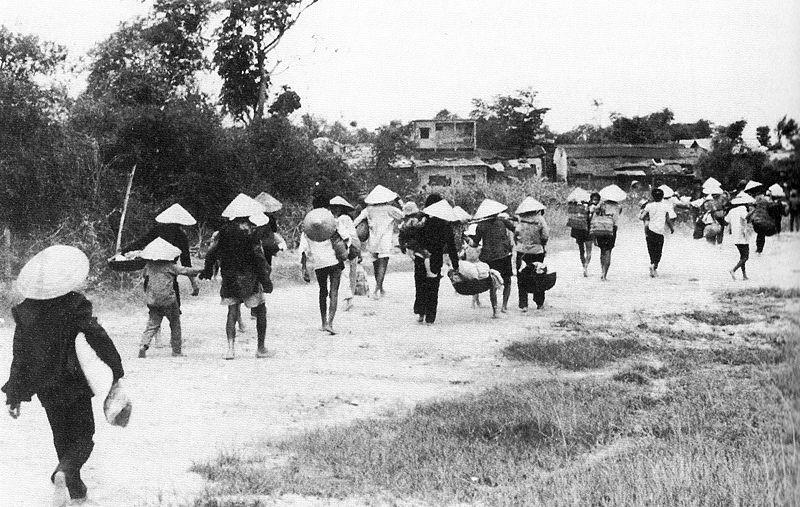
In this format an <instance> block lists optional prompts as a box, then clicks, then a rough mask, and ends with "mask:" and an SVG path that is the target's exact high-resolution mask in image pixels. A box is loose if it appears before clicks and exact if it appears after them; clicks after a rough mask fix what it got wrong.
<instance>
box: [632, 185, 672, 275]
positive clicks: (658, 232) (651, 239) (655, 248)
mask: <svg viewBox="0 0 800 507" xmlns="http://www.w3.org/2000/svg"><path fill="white" fill-rule="evenodd" d="M651 194H652V196H653V201H652V202H649V203H647V204H646V205H645V206H644V207H643V208H642V210H641V211H640V212H639V219H640V220H643V221H645V224H646V225H645V228H644V234H645V242H646V243H647V253H648V254H649V256H650V277H651V278H655V277H656V276H658V271H657V270H658V264H659V263H660V262H661V254H662V252H663V250H664V235H665V234H666V229H669V231H670V233H671V234H672V233H674V232H675V226H674V225H673V220H675V219H676V218H677V217H678V216H677V215H676V214H675V210H674V209H673V207H672V204H671V203H669V202H666V201H665V200H664V190H662V189H661V188H660V187H659V188H654V189H653V190H652V192H651Z"/></svg>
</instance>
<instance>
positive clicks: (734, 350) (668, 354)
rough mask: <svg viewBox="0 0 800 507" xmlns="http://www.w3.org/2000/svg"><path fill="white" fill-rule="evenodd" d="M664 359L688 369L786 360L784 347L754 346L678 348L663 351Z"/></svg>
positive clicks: (773, 362)
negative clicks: (709, 365)
mask: <svg viewBox="0 0 800 507" xmlns="http://www.w3.org/2000/svg"><path fill="white" fill-rule="evenodd" d="M664 358H665V360H666V361H667V362H668V363H669V364H670V366H672V367H673V368H675V369H679V370H682V371H686V370H690V369H692V368H696V367H698V366H702V365H706V364H709V363H712V364H714V363H715V364H721V365H726V366H743V365H754V366H765V365H776V364H778V363H781V362H783V361H785V360H786V349H785V348H784V347H780V348H775V347H769V348H755V347H715V348H710V349H689V348H678V349H669V350H665V351H664Z"/></svg>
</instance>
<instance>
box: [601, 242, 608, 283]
mask: <svg viewBox="0 0 800 507" xmlns="http://www.w3.org/2000/svg"><path fill="white" fill-rule="evenodd" d="M610 267H611V248H609V249H603V248H601V249H600V279H601V280H604V281H605V280H607V279H608V278H607V277H608V269H609V268H610Z"/></svg>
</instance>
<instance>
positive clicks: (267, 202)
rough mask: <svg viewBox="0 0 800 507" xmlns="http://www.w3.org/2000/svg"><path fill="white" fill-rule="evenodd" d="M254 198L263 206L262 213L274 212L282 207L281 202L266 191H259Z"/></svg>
mask: <svg viewBox="0 0 800 507" xmlns="http://www.w3.org/2000/svg"><path fill="white" fill-rule="evenodd" d="M255 200H256V201H257V202H258V203H259V204H260V205H261V206H262V207H263V208H264V213H275V212H276V211H280V210H281V209H282V208H283V203H281V202H280V201H279V200H277V199H275V198H274V197H272V196H271V195H269V194H268V193H266V192H261V193H260V194H258V195H257V196H256V197H255Z"/></svg>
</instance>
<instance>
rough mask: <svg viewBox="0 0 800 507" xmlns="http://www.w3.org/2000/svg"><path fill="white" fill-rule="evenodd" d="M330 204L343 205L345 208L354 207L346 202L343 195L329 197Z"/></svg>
mask: <svg viewBox="0 0 800 507" xmlns="http://www.w3.org/2000/svg"><path fill="white" fill-rule="evenodd" d="M331 206H343V207H345V208H350V209H355V208H354V207H353V205H352V204H350V203H349V202H347V199H345V198H344V197H342V196H340V195H337V196H336V197H334V198H333V199H331Z"/></svg>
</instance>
